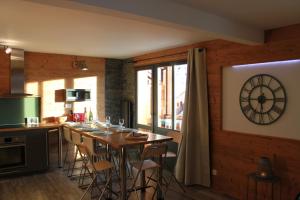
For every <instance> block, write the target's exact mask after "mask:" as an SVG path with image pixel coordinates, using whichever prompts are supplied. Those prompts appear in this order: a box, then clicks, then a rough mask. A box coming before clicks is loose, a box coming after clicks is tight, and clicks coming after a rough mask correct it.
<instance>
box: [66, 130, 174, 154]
mask: <svg viewBox="0 0 300 200" xmlns="http://www.w3.org/2000/svg"><path fill="white" fill-rule="evenodd" d="M68 127H69V128H71V129H73V130H75V131H78V132H80V133H81V134H82V135H84V136H87V137H91V138H94V139H96V140H98V141H99V142H101V143H104V144H109V145H110V146H112V147H113V148H115V149H119V148H122V147H125V146H132V145H139V144H148V143H157V142H166V141H171V140H173V138H172V137H168V136H164V135H160V134H155V133H151V132H145V131H138V132H139V133H143V134H147V135H148V138H147V140H145V139H141V140H138V139H134V140H132V139H128V138H127V136H128V134H130V133H128V132H126V133H125V132H123V133H122V132H118V131H117V130H116V129H114V128H110V129H109V130H110V131H111V133H110V134H93V133H92V132H85V131H82V130H80V129H77V128H72V127H71V126H68ZM99 129H100V130H103V131H104V130H105V128H99Z"/></svg>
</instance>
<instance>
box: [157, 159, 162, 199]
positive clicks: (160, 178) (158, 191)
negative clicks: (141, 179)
mask: <svg viewBox="0 0 300 200" xmlns="http://www.w3.org/2000/svg"><path fill="white" fill-rule="evenodd" d="M159 165H160V166H161V167H160V168H159V170H158V182H159V185H160V186H162V175H163V174H162V173H163V162H162V156H160V157H159ZM161 199H164V197H163V194H162V190H161V188H160V187H158V188H157V200H161Z"/></svg>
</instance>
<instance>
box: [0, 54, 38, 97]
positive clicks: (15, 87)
mask: <svg viewBox="0 0 300 200" xmlns="http://www.w3.org/2000/svg"><path fill="white" fill-rule="evenodd" d="M24 86H25V75H24V50H23V49H12V51H11V53H10V93H9V94H7V95H4V97H8V98H9V97H24V96H31V95H32V94H26V93H25V91H24V90H25V89H24Z"/></svg>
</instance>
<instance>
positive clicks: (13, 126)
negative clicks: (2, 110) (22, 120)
mask: <svg viewBox="0 0 300 200" xmlns="http://www.w3.org/2000/svg"><path fill="white" fill-rule="evenodd" d="M22 127H23V124H6V125H0V129H5V128H22Z"/></svg>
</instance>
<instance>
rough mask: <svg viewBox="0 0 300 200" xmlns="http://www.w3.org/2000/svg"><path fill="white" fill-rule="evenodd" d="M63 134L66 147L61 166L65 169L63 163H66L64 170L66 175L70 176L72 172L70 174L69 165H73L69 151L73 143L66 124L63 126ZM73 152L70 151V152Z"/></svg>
mask: <svg viewBox="0 0 300 200" xmlns="http://www.w3.org/2000/svg"><path fill="white" fill-rule="evenodd" d="M63 134H64V138H65V140H66V141H67V149H66V153H65V158H64V163H63V168H64V169H65V165H66V164H68V167H67V169H65V170H67V175H68V176H72V174H71V175H70V170H71V165H73V162H74V159H73V160H70V159H69V153H70V151H72V149H73V148H74V147H75V144H74V143H73V141H72V136H71V129H70V128H69V127H68V126H63ZM73 153H74V152H72V154H73ZM72 173H73V172H72Z"/></svg>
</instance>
